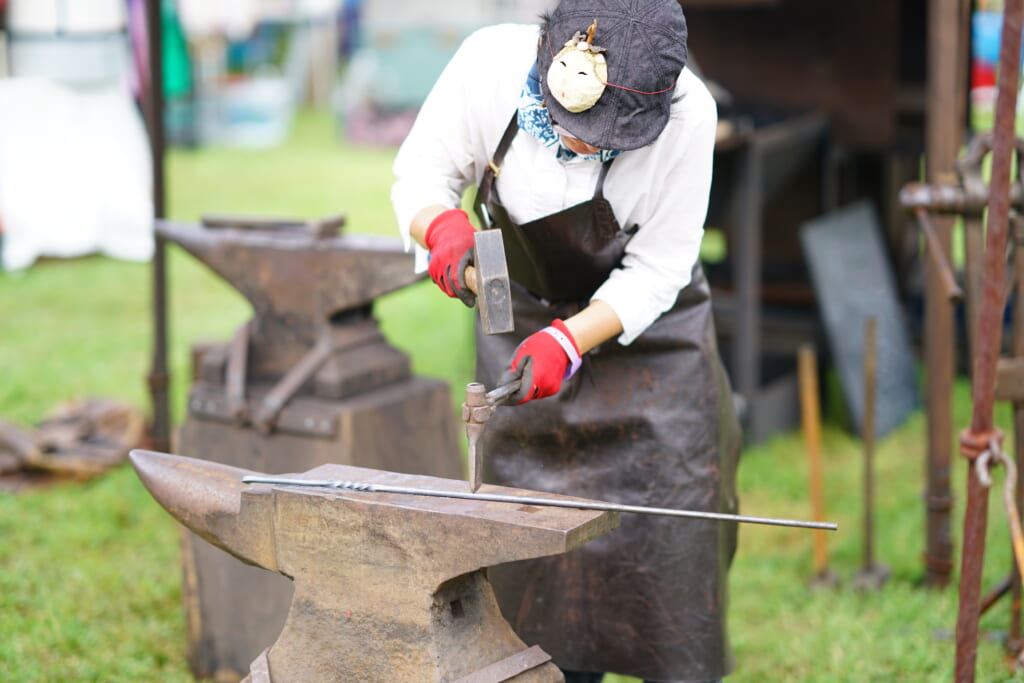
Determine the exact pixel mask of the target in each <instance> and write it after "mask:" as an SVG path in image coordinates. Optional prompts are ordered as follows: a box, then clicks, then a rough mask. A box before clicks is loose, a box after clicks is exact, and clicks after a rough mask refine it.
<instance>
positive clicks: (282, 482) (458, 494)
mask: <svg viewBox="0 0 1024 683" xmlns="http://www.w3.org/2000/svg"><path fill="white" fill-rule="evenodd" d="M242 482H243V483H245V484H276V485H278V486H307V487H314V488H329V489H345V490H348V491H363V492H366V493H398V494H403V495H411V496H432V497H435V498H460V499H463V500H483V501H489V502H495V503H515V504H517V505H541V506H546V507H561V508H573V509H575V510H602V511H604V512H632V513H637V514H641V515H658V516H662V517H686V518H691V519H714V520H718V521H722V522H743V523H746V524H768V525H772V526H791V527H803V528H808V529H824V530H827V531H835V530H836V529H838V528H839V525H838V524H834V523H831V522H807V521H804V520H800V519H780V518H777V517H752V516H750V515H733V514H729V513H726V512H704V511H702V510H676V509H674V508H655V507H645V506H643V505H620V504H618V503H603V502H600V501H588V500H571V499H559V498H544V497H539V496H510V495H505V494H500V493H486V492H484V493H480V492H469V491H445V490H442V489H422V488H417V487H413V486H391V485H390V484H369V483H364V482H357V481H345V480H343V479H334V480H332V479H289V478H287V477H263V476H255V475H253V476H246V477H242Z"/></svg>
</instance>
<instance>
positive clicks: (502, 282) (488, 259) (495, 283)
mask: <svg viewBox="0 0 1024 683" xmlns="http://www.w3.org/2000/svg"><path fill="white" fill-rule="evenodd" d="M473 264H474V266H475V268H476V288H477V292H476V295H477V309H478V310H479V311H480V326H481V328H482V329H483V331H484V334H501V333H503V332H511V331H512V329H513V323H512V289H511V287H510V286H509V278H508V264H507V262H506V261H505V244H504V241H503V240H502V238H501V230H478V231H477V233H476V236H475V238H474V245H473Z"/></svg>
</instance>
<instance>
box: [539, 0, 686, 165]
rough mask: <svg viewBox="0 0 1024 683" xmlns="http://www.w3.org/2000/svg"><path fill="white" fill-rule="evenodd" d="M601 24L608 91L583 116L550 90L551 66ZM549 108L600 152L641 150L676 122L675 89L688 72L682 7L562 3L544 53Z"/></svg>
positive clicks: (648, 0) (629, 0)
mask: <svg viewBox="0 0 1024 683" xmlns="http://www.w3.org/2000/svg"><path fill="white" fill-rule="evenodd" d="M595 20H596V21H597V30H596V31H595V32H594V36H593V44H594V45H596V46H600V47H602V48H604V49H605V52H604V53H603V55H604V57H605V59H606V60H607V68H608V84H607V86H606V87H605V89H604V92H603V93H602V94H601V96H600V98H598V100H597V102H596V104H594V106H592V107H590V108H589V109H586V110H584V111H581V112H578V113H575V114H574V113H572V112H570V111H569V110H567V109H566V108H565V107H563V106H562V105H561V104H560V103H559V102H558V100H557V99H556V98H555V97H554V96H553V95H552V93H551V90H550V89H549V87H548V82H547V74H548V69H549V68H550V67H551V62H552V60H553V59H554V57H555V55H557V54H558V53H559V52H560V51H561V50H562V48H563V46H564V45H565V43H566V42H568V41H570V40H572V38H573V36H574V35H576V33H577V32H583V33H586V31H587V28H588V27H589V26H590V25H591V24H592V23H593V22H594V21H595ZM537 66H538V72H539V74H540V78H541V88H542V91H543V93H544V102H545V104H546V105H547V107H548V112H549V113H550V114H551V118H552V120H553V121H554V122H555V123H556V124H558V125H559V126H561V127H562V128H564V129H565V130H567V131H569V132H571V133H572V135H573V137H575V138H578V139H579V140H582V141H583V142H585V143H587V144H589V145H593V146H594V147H598V148H600V149H614V150H629V149H637V148H639V147H643V146H645V145H648V144H650V143H652V142H654V140H655V138H657V137H658V135H660V134H661V131H662V130H664V129H665V125H666V124H667V123H668V117H669V110H670V109H671V106H672V98H673V93H674V91H675V83H676V80H677V79H678V78H679V73H680V72H681V71H682V70H683V67H685V66H686V19H685V17H683V10H682V8H681V7H680V6H679V3H678V1H677V0H603V1H602V0H562V1H561V2H560V3H558V6H557V7H556V8H555V10H554V11H553V12H552V13H551V16H550V18H549V20H548V22H547V33H546V34H544V35H542V36H541V43H540V46H539V48H538V51H537Z"/></svg>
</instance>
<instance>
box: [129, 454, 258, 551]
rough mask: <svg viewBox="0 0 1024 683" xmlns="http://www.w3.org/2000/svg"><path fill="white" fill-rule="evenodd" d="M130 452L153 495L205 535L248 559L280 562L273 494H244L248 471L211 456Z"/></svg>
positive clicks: (207, 539) (140, 476)
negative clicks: (275, 536) (276, 547)
mask: <svg viewBox="0 0 1024 683" xmlns="http://www.w3.org/2000/svg"><path fill="white" fill-rule="evenodd" d="M129 457H130V458H131V462H132V466H133V467H134V468H135V471H136V473H137V474H138V475H139V479H141V480H142V483H143V485H145V487H146V489H147V490H148V491H149V492H150V494H151V495H152V496H153V498H155V499H156V501H157V502H158V503H160V505H162V506H163V507H164V509H166V510H167V512H169V513H170V514H171V516H172V517H174V518H175V519H176V520H178V521H179V522H181V523H182V524H184V525H185V526H186V527H187V528H189V529H190V530H192V531H193V532H195V533H196V534H197V535H198V536H200V537H201V538H203V539H204V540H206V541H208V542H209V543H212V544H213V545H215V546H217V547H218V548H221V549H223V550H226V551H227V552H229V553H231V554H232V555H234V556H235V557H237V558H238V559H240V560H242V561H243V562H246V563H248V564H255V565H257V566H260V567H265V568H267V569H271V570H274V569H276V567H277V561H276V557H275V549H274V547H273V546H274V543H273V540H274V534H273V533H272V527H273V518H272V504H273V501H272V499H271V497H270V496H269V495H259V494H258V493H256V494H255V495H248V496H246V500H245V501H244V504H243V501H242V490H243V489H251V487H249V486H248V485H247V484H243V483H242V477H243V476H245V475H248V474H257V473H255V472H251V471H250V470H245V469H241V468H239V467H231V466H230V465H221V464H219V463H215V462H210V461H207V460H197V459H195V458H185V457H181V456H176V455H169V454H167V453H157V452H154V451H144V450H139V449H136V450H133V451H132V452H131V453H130V454H129Z"/></svg>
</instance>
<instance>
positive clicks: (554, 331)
mask: <svg viewBox="0 0 1024 683" xmlns="http://www.w3.org/2000/svg"><path fill="white" fill-rule="evenodd" d="M541 332H546V333H547V334H549V335H551V336H552V337H553V338H554V340H555V341H556V342H558V345H559V346H561V347H562V350H563V351H565V355H567V356H568V357H569V367H568V368H566V370H565V376H564V377H562V381H565V380H567V379H569V378H570V377H572V376H573V375H575V374H576V371H577V370H579V369H580V365H582V364H583V359H582V358H580V354H579V352H578V351H577V350H576V345H575V344H573V343H572V340H571V339H569V337H568V335H566V334H565V332H562V331H561V330H560V329H558V328H557V327H545V328H544V329H543V330H541Z"/></svg>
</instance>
